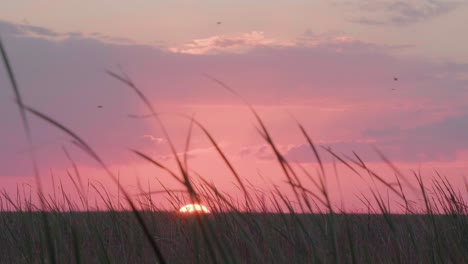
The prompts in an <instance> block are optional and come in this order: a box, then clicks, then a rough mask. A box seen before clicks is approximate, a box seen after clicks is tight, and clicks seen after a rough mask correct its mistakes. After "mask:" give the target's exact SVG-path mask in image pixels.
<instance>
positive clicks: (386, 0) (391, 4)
mask: <svg viewBox="0 0 468 264" xmlns="http://www.w3.org/2000/svg"><path fill="white" fill-rule="evenodd" d="M339 3H340V4H341V5H344V6H347V7H350V8H351V9H352V10H354V11H356V9H358V10H360V11H361V12H362V13H364V15H362V16H361V17H358V18H353V19H350V21H352V22H355V23H359V24H365V25H372V26H379V25H395V26H408V25H412V24H415V23H419V22H422V21H426V20H430V19H433V18H436V17H439V16H442V15H445V14H447V13H450V12H452V11H454V10H455V9H457V8H459V7H461V6H462V5H464V4H466V3H464V2H463V1H451V0H415V1H395V0H380V1H370V0H364V1H341V2H339Z"/></svg>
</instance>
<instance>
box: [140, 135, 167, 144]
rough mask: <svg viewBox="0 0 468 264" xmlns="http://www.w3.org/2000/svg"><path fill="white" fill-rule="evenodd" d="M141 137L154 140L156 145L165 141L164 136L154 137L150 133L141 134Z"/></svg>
mask: <svg viewBox="0 0 468 264" xmlns="http://www.w3.org/2000/svg"><path fill="white" fill-rule="evenodd" d="M143 138H146V139H148V140H150V141H152V142H154V143H155V144H156V145H159V144H163V143H165V142H166V140H165V139H164V138H160V137H154V136H152V135H143Z"/></svg>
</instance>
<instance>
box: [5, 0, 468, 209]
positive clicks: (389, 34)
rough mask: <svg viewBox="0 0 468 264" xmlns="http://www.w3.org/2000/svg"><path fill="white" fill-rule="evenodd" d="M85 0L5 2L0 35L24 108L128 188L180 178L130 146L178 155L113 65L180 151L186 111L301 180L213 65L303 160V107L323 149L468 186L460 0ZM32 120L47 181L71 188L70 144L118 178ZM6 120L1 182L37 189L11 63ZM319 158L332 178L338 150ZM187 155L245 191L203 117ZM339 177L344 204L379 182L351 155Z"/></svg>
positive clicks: (89, 166) (467, 74) (265, 181)
mask: <svg viewBox="0 0 468 264" xmlns="http://www.w3.org/2000/svg"><path fill="white" fill-rule="evenodd" d="M312 2H313V3H312ZM80 3H81V4H79V5H78V4H77V3H72V2H67V1H63V2H57V1H52V0H49V1H41V4H39V3H38V2H36V1H10V2H8V3H2V9H0V37H1V39H2V41H3V42H4V44H5V46H6V49H7V51H8V54H9V58H10V60H11V63H12V66H13V68H14V70H15V74H16V77H17V79H18V82H19V86H20V89H21V92H22V95H23V97H24V100H25V102H26V104H27V105H29V106H32V107H34V108H36V109H38V110H40V111H41V112H43V113H46V114H48V115H50V116H51V117H52V118H54V119H56V120H59V121H61V122H63V124H64V125H66V126H68V127H70V128H71V129H73V130H74V131H75V132H76V133H77V134H79V135H80V136H82V137H83V138H84V139H85V140H86V141H87V142H89V143H90V145H92V146H93V147H94V148H95V149H96V151H97V152H98V154H99V155H100V156H102V157H103V159H104V160H105V162H106V163H107V164H109V165H110V167H111V169H112V170H113V171H114V172H116V173H117V172H119V173H120V175H121V181H122V182H123V183H124V185H126V186H127V187H128V188H129V190H131V191H135V192H138V184H141V185H143V186H146V187H144V188H152V189H154V190H157V189H161V187H160V185H159V183H158V182H157V181H156V180H155V178H156V177H157V178H158V179H160V180H161V181H162V182H163V183H164V184H166V185H167V186H172V187H174V188H180V186H178V184H177V183H176V182H175V181H173V180H171V179H170V177H169V176H167V175H166V174H164V173H163V172H162V171H160V170H158V169H157V168H154V167H152V166H150V165H149V164H147V162H145V161H143V160H141V159H140V158H138V157H137V156H136V155H134V154H133V153H131V152H130V151H129V150H128V149H129V148H131V149H138V150H140V151H142V152H144V153H147V154H148V155H150V156H151V157H153V158H154V159H156V160H158V161H161V162H163V163H165V164H167V165H168V166H170V167H174V159H173V157H172V156H171V152H170V151H169V148H168V144H167V139H165V138H164V136H163V134H162V132H161V130H160V128H159V127H158V126H157V125H156V124H155V122H154V120H153V119H148V118H134V117H130V116H131V115H145V114H147V113H148V111H147V110H146V109H145V108H144V106H143V105H142V104H141V102H140V101H139V100H138V98H137V97H136V96H135V94H134V93H132V91H130V90H129V89H128V88H127V87H125V86H124V85H123V84H121V83H119V82H118V81H116V80H115V79H113V78H111V77H110V76H109V75H107V74H106V73H105V71H106V70H112V71H115V72H118V73H120V72H121V71H123V72H125V73H126V74H127V75H129V76H130V77H131V79H132V80H133V81H134V82H135V83H136V84H137V86H138V87H140V88H141V90H142V91H143V92H144V93H145V94H147V95H148V97H149V98H150V100H151V102H152V103H153V104H154V105H155V106H156V107H157V111H158V112H161V113H163V115H162V120H163V122H164V123H165V125H166V126H167V128H168V130H169V132H170V135H171V139H172V140H173V141H174V142H175V144H176V147H177V149H178V151H179V152H180V155H182V154H183V151H184V145H185V141H186V137H187V133H188V129H189V124H190V121H189V120H187V119H184V118H182V117H180V116H179V115H177V114H178V113H183V114H186V115H189V116H191V115H193V116H194V117H195V118H196V119H197V120H198V121H200V122H201V123H202V124H203V125H204V126H206V128H207V129H208V130H209V131H210V132H211V133H212V135H213V137H214V138H215V139H216V140H217V142H218V143H219V145H220V147H221V148H222V149H223V150H224V151H225V152H226V154H227V156H228V158H229V160H230V161H232V163H233V165H234V166H235V167H236V168H237V169H238V171H239V173H240V174H241V175H242V176H243V177H245V178H246V179H248V180H249V181H250V182H252V183H253V184H255V185H257V186H259V188H264V189H269V188H271V186H272V185H273V184H278V185H280V186H281V188H282V190H284V191H285V192H288V191H289V189H288V188H287V186H286V184H285V183H284V181H285V177H284V175H283V173H282V171H281V170H280V168H279V165H278V163H277V162H276V160H275V156H274V155H273V152H272V151H271V149H270V148H269V146H268V145H267V144H266V142H264V140H263V139H262V138H261V136H260V135H259V133H258V132H257V130H256V127H258V124H257V123H256V121H255V119H254V117H253V115H252V114H251V113H250V112H249V111H248V108H247V107H246V106H245V105H244V104H243V103H242V101H241V100H239V98H236V97H235V96H234V95H232V94H230V93H229V92H228V91H226V90H225V89H223V88H221V87H220V86H219V85H218V84H216V83H215V82H213V81H212V80H210V79H208V78H206V76H205V75H206V74H208V75H210V76H213V77H215V78H217V79H219V80H221V81H223V82H224V83H226V84H228V85H229V86H231V87H232V88H234V89H235V90H236V91H237V92H238V93H240V94H242V95H243V96H244V97H245V98H246V100H247V101H249V102H250V103H251V104H252V105H253V106H254V107H255V109H256V110H257V111H258V113H259V114H260V116H261V117H262V119H263V120H264V122H265V124H266V125H267V127H268V129H269V130H270V131H271V134H272V136H273V138H274V140H275V142H276V144H277V145H278V147H279V149H280V150H281V151H282V152H283V153H284V154H285V157H286V158H287V159H288V160H289V161H290V162H292V163H295V164H298V165H297V166H299V165H300V166H304V167H305V168H308V169H310V170H311V171H312V172H314V171H315V168H316V167H317V166H316V163H315V158H314V155H313V153H312V151H311V150H310V148H309V146H308V145H307V144H306V143H307V142H306V140H305V139H304V137H303V136H302V135H301V133H300V130H299V129H298V127H297V125H296V123H295V120H294V119H297V120H298V121H299V122H300V123H301V124H302V125H303V126H304V127H305V129H306V130H307V131H308V132H309V134H310V136H311V138H312V139H313V140H314V142H315V143H317V144H318V145H320V146H329V147H331V148H332V149H333V150H335V151H336V152H337V153H340V154H344V155H347V156H350V157H351V156H353V152H352V151H355V152H356V153H357V154H359V155H360V156H361V157H362V159H363V160H364V161H366V162H367V163H368V164H369V165H370V166H371V167H372V168H374V169H375V170H376V171H379V172H381V173H382V175H385V177H387V179H389V180H392V181H393V173H392V172H391V171H390V170H389V169H388V168H387V166H386V165H385V164H383V163H382V162H381V159H380V158H379V156H378V155H377V154H376V153H375V151H374V150H373V146H375V147H377V148H378V149H379V150H381V151H382V152H383V153H384V154H386V156H387V157H388V158H389V159H390V160H391V161H393V162H394V163H395V164H396V165H398V166H399V167H400V168H401V170H402V171H403V172H404V173H406V174H408V175H411V171H410V170H411V169H414V170H421V171H422V172H423V176H424V177H426V178H427V179H430V178H431V177H432V176H434V169H437V170H439V171H440V172H441V173H442V174H443V175H445V176H447V177H448V179H449V180H450V181H451V182H453V183H454V184H456V185H457V186H459V187H460V188H461V190H462V191H463V192H465V193H466V189H464V187H463V186H464V177H465V175H466V169H467V165H466V160H467V158H468V103H467V102H468V90H467V89H468V53H467V52H466V50H464V49H465V47H466V45H467V44H468V35H466V34H463V32H464V29H465V25H467V24H468V6H467V5H466V3H465V2H464V1H448V0H447V1H442V0H433V1H429V0H417V1H412V2H411V3H409V2H405V1H394V0H382V1H370V0H362V1H345V0H336V1H305V0H304V1H299V0H295V1H283V2H280V1H263V0H262V1H256V2H255V3H251V1H236V2H230V1H227V0H226V1H203V2H202V3H195V2H194V1H135V3H130V2H128V1H99V3H98V2H96V1H82V2H80ZM218 22H221V23H218ZM394 78H397V80H395V79H394ZM100 106H101V107H100ZM129 115H130V116H129ZM30 120H31V124H32V132H33V138H34V148H35V150H36V153H37V155H38V159H39V165H40V171H41V177H42V179H43V183H44V185H45V186H46V189H47V190H48V191H53V189H54V188H58V187H57V186H58V182H59V181H60V180H62V181H63V184H64V185H65V186H66V188H70V190H72V189H73V187H72V186H71V184H70V180H69V178H68V176H67V175H66V170H69V169H70V168H71V164H70V162H69V160H68V159H67V158H66V156H65V155H64V152H63V147H65V148H66V149H67V150H68V151H69V152H70V154H71V155H72V156H73V159H74V160H75V161H76V162H77V163H78V165H79V168H80V170H81V171H82V173H83V175H86V178H89V179H90V180H91V181H92V182H101V183H103V184H104V185H105V186H107V187H108V188H109V189H110V191H114V190H116V187H115V185H112V184H110V182H109V181H108V179H107V178H106V176H104V175H103V173H102V171H101V170H100V169H99V167H98V165H97V164H96V163H95V162H94V161H93V160H92V159H90V158H89V157H87V156H86V155H84V154H83V153H82V151H81V150H80V149H79V148H77V147H76V146H75V145H74V144H72V143H71V140H70V138H69V137H67V136H66V135H64V134H63V133H61V132H60V131H58V130H57V129H55V128H53V127H51V126H49V125H48V124H45V123H44V122H43V121H41V120H38V119H36V118H34V117H32V116H30ZM0 124H1V127H0V186H2V187H3V188H4V189H5V190H6V191H7V192H8V193H16V191H17V186H20V187H19V188H20V189H23V188H26V187H24V186H29V185H27V184H30V185H33V181H32V177H31V176H32V167H31V161H30V158H29V155H28V145H27V141H26V137H25V134H24V132H23V128H22V124H21V119H20V115H19V112H18V107H17V105H16V104H15V101H14V94H13V91H12V89H11V86H10V83H9V81H8V78H7V75H6V71H5V68H4V67H3V64H2V66H0ZM321 154H322V155H323V159H324V161H325V162H326V163H327V169H328V170H330V174H331V175H334V174H333V168H332V167H333V166H332V162H333V159H332V157H331V156H330V155H328V154H327V153H326V152H325V151H321ZM188 157H189V160H188V162H189V166H190V167H191V168H192V169H193V170H194V171H197V172H198V173H200V174H201V175H203V176H204V177H206V178H207V179H210V180H213V181H214V182H215V183H216V184H217V185H218V186H219V187H220V188H224V189H225V190H227V191H228V192H230V193H231V194H233V195H236V193H237V192H238V189H236V187H235V186H234V185H233V183H234V182H235V179H234V177H233V176H232V175H231V173H230V172H229V170H228V168H227V167H226V165H225V164H224V163H223V162H222V159H221V158H220V157H219V156H218V155H217V154H216V152H215V149H214V148H213V146H212V145H211V144H210V142H209V141H208V140H207V138H206V137H205V136H204V135H203V133H202V132H201V131H200V130H199V129H197V128H195V129H194V131H193V134H192V141H191V149H190V151H189V152H188ZM52 174H53V175H54V184H55V185H53V184H52V181H51V178H52V177H51V175H52ZM313 174H314V173H313ZM338 174H339V175H340V177H341V178H340V184H338V182H336V178H334V177H335V176H333V177H332V178H333V179H330V182H329V183H328V184H329V188H330V190H331V192H332V193H333V197H334V201H335V202H336V204H339V203H340V201H339V200H340V199H343V200H345V202H346V203H347V206H348V207H350V208H353V209H354V210H359V209H360V208H361V207H360V205H361V203H360V202H359V200H358V199H356V196H355V194H357V193H360V192H367V191H368V190H369V184H370V183H371V181H366V180H363V179H360V178H359V177H357V176H356V175H353V173H352V172H351V171H350V170H348V169H347V168H346V167H345V166H341V165H340V166H338ZM138 182H140V183H138ZM148 182H150V183H151V184H150V185H151V186H149V187H147V185H148V184H147V183H148ZM306 185H307V184H306ZM27 188H30V187H27ZM415 199H419V198H417V197H416V198H415ZM161 203H164V202H163V201H161Z"/></svg>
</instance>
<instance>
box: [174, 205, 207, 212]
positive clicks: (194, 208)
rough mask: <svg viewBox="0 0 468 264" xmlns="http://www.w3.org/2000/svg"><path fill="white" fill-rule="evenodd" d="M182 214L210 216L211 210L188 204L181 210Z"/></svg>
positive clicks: (202, 206)
mask: <svg viewBox="0 0 468 264" xmlns="http://www.w3.org/2000/svg"><path fill="white" fill-rule="evenodd" d="M179 212H180V213H184V214H192V213H202V214H209V213H210V210H208V208H207V207H206V206H204V205H201V204H187V205H184V206H182V207H181V208H180V209H179Z"/></svg>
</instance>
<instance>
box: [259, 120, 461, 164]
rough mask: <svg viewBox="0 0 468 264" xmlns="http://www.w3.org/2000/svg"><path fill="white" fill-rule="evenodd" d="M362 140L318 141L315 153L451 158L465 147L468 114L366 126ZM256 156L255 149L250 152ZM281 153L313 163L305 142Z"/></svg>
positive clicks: (325, 157) (328, 157)
mask: <svg viewBox="0 0 468 264" xmlns="http://www.w3.org/2000/svg"><path fill="white" fill-rule="evenodd" d="M363 134H364V135H365V136H366V137H370V138H373V140H371V141H369V142H365V141H343V142H335V143H329V144H318V145H317V147H318V149H319V153H320V155H321V156H322V158H323V160H324V161H326V162H327V161H328V162H329V161H331V159H332V156H331V155H330V154H329V153H328V152H327V151H325V150H323V148H322V147H327V148H328V147H329V148H331V149H332V150H333V152H335V153H336V154H339V155H343V154H344V155H347V156H348V157H353V151H354V152H355V153H357V154H358V155H359V156H360V157H361V159H362V160H364V161H367V162H372V161H381V159H380V157H379V156H378V155H377V153H376V152H375V150H374V147H377V149H379V150H380V151H381V152H382V153H383V154H385V156H387V157H388V158H389V159H390V160H392V161H404V162H429V161H453V160H455V159H456V158H457V153H458V152H459V151H463V150H466V149H468V114H464V115H459V116H450V117H447V118H444V119H443V120H441V121H438V122H433V123H431V124H427V125H421V126H417V127H414V128H411V129H400V128H398V127H389V128H384V129H367V130H365V131H364V132H363ZM251 154H252V155H255V156H257V152H254V151H252V153H251ZM284 156H285V157H286V158H287V159H288V160H290V161H294V162H305V163H307V162H315V160H316V159H315V155H314V153H313V151H312V149H311V147H310V146H309V145H308V144H300V145H296V146H293V147H292V148H289V149H288V150H287V151H285V152H284ZM262 158H263V159H274V158H275V157H274V155H273V153H270V154H269V155H268V156H265V155H262Z"/></svg>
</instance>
